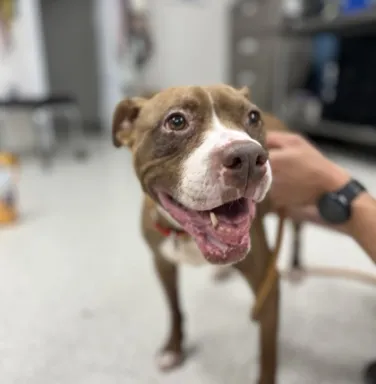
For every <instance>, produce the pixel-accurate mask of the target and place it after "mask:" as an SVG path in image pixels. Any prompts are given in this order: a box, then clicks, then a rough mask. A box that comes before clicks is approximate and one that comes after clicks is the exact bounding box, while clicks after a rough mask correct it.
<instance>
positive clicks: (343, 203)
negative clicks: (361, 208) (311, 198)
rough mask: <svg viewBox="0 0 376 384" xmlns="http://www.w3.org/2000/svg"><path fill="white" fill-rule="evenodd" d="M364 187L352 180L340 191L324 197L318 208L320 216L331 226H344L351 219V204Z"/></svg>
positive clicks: (320, 200) (326, 194)
mask: <svg viewBox="0 0 376 384" xmlns="http://www.w3.org/2000/svg"><path fill="white" fill-rule="evenodd" d="M364 191H366V189H365V188H364V186H363V185H362V184H360V183H359V181H356V180H350V181H349V182H348V183H347V184H346V185H345V186H344V187H342V188H341V189H340V190H339V191H335V192H329V193H325V194H324V195H322V196H321V197H320V198H319V200H318V202H317V208H318V210H319V213H320V216H321V218H322V219H324V220H325V221H326V222H328V223H330V224H344V223H346V221H347V220H349V219H350V217H351V203H352V201H353V200H354V199H355V198H356V197H357V196H358V195H359V194H361V193H362V192H364Z"/></svg>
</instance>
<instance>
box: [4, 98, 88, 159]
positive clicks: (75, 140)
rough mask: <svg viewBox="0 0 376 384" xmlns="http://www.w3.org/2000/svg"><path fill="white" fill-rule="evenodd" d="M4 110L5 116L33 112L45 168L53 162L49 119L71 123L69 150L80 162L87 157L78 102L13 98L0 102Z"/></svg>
mask: <svg viewBox="0 0 376 384" xmlns="http://www.w3.org/2000/svg"><path fill="white" fill-rule="evenodd" d="M0 109H1V110H2V111H3V112H5V113H7V112H9V111H26V112H30V114H31V122H32V129H33V133H34V135H35V137H36V138H37V140H38V146H37V150H38V154H39V156H40V158H41V160H42V163H43V165H49V164H50V163H51V158H52V153H51V150H50V148H51V145H50V142H49V137H50V136H49V135H46V126H47V125H48V124H47V122H48V118H49V116H51V117H56V116H61V117H63V118H64V119H65V120H66V121H67V123H68V124H67V126H68V139H69V146H70V148H71V150H72V152H73V154H74V156H75V157H76V158H77V159H83V158H85V157H86V156H87V149H86V148H85V144H86V140H85V133H84V129H83V121H82V116H81V111H80V108H79V105H78V102H77V100H76V98H74V97H72V96H66V95H49V96H47V97H41V98H38V97H35V98H31V97H29V98H12V99H7V100H0Z"/></svg>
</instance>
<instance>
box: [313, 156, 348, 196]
mask: <svg viewBox="0 0 376 384" xmlns="http://www.w3.org/2000/svg"><path fill="white" fill-rule="evenodd" d="M350 180H351V176H350V174H349V173H348V172H347V171H346V170H345V169H343V168H341V167H339V166H337V165H336V164H333V163H330V166H327V167H326V168H325V171H324V172H323V174H322V178H321V180H320V195H323V194H324V193H328V192H334V191H338V190H339V189H341V188H342V187H343V186H345V185H346V184H347V183H348V182H349V181H350Z"/></svg>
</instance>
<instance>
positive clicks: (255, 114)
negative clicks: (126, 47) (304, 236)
mask: <svg viewBox="0 0 376 384" xmlns="http://www.w3.org/2000/svg"><path fill="white" fill-rule="evenodd" d="M264 139H265V129H264V121H263V113H262V112H261V111H260V110H259V109H258V108H257V107H256V106H255V105H253V104H252V103H251V102H250V100H249V95H248V92H247V90H246V89H241V90H238V89H234V88H232V87H229V86H224V85H219V86H210V87H177V88H170V89H167V90H165V91H163V92H160V93H158V94H156V95H155V96H153V97H152V98H150V99H148V100H145V99H141V98H135V99H127V100H124V101H122V102H121V103H120V104H119V105H118V106H117V108H116V111H115V115H114V121H113V140H114V144H115V146H118V147H119V146H128V147H130V148H131V150H132V152H133V159H134V168H135V171H136V173H137V176H138V178H139V180H140V182H141V185H142V188H143V190H144V191H145V193H147V194H149V196H150V197H152V199H154V200H155V201H156V202H157V203H158V204H159V205H160V206H162V207H163V209H164V210H165V211H167V212H168V213H169V214H170V216H172V218H174V219H175V220H176V221H177V222H178V223H179V224H180V225H181V226H182V227H183V228H184V229H185V230H186V231H187V232H188V233H189V234H191V235H192V236H193V237H194V238H195V240H196V242H197V245H198V246H199V248H200V250H201V251H202V253H203V255H204V256H205V257H206V259H207V260H208V261H209V262H212V263H216V264H226V263H233V262H237V261H239V260H241V259H242V258H243V257H245V255H246V254H247V253H248V252H249V250H250V226H251V223H252V221H253V219H254V216H255V204H256V203H257V202H260V201H261V200H262V199H263V198H264V197H265V195H266V193H267V191H268V190H269V187H270V184H271V180H272V176H271V170H270V165H269V161H268V153H267V150H266V149H265V144H264Z"/></svg>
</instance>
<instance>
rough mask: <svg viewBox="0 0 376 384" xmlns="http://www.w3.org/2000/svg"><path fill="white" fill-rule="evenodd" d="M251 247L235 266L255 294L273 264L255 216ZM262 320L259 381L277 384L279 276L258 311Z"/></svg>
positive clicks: (261, 227)
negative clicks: (249, 251)
mask: <svg viewBox="0 0 376 384" xmlns="http://www.w3.org/2000/svg"><path fill="white" fill-rule="evenodd" d="M252 232H253V233H252V235H253V236H252V251H251V253H250V254H249V255H248V256H247V258H246V259H245V260H243V261H242V262H240V263H238V264H236V265H235V266H234V267H235V268H236V269H237V270H238V271H239V272H240V273H241V275H242V276H243V277H244V278H245V280H246V281H247V283H248V284H249V286H250V287H251V289H252V290H253V292H254V294H255V295H257V292H259V289H260V287H261V285H262V283H263V281H264V279H265V277H266V275H267V272H268V269H269V268H270V262H272V260H270V255H271V252H270V250H269V247H268V244H267V241H266V236H265V230H264V226H263V223H262V219H258V218H256V220H255V223H254V225H253V229H252ZM258 320H259V323H260V338H259V340H260V374H259V384H275V383H276V374H277V357H278V344H277V342H278V341H277V338H278V325H279V324H278V323H279V278H278V277H277V279H276V281H275V282H274V285H273V288H272V289H271V291H270V292H269V295H268V297H267V299H266V300H265V302H264V305H263V307H262V309H261V312H260V313H259V317H258Z"/></svg>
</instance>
